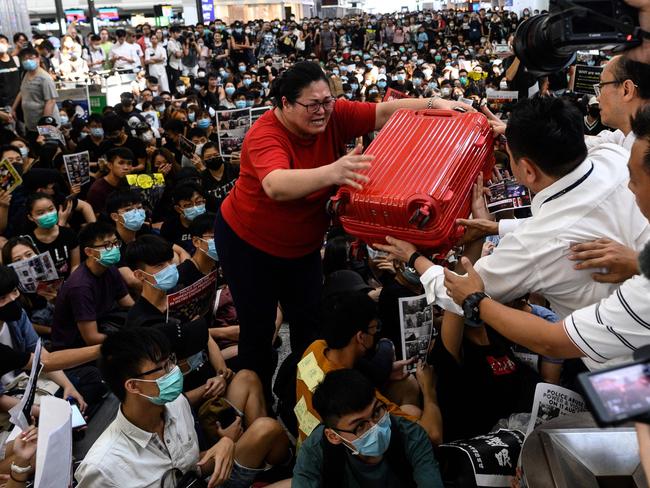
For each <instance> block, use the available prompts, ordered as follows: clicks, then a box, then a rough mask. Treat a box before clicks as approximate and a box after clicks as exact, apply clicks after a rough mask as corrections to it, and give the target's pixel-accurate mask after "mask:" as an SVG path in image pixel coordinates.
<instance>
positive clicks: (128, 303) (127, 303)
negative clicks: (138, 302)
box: [117, 293, 135, 308]
mask: <svg viewBox="0 0 650 488" xmlns="http://www.w3.org/2000/svg"><path fill="white" fill-rule="evenodd" d="M134 303H135V302H134V301H133V298H131V295H129V294H128V293H127V294H126V295H124V296H123V297H122V298H120V299H119V300H118V301H117V304H118V305H119V306H120V307H126V308H130V307H132V306H133V304H134Z"/></svg>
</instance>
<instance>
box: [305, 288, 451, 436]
mask: <svg viewBox="0 0 650 488" xmlns="http://www.w3.org/2000/svg"><path fill="white" fill-rule="evenodd" d="M322 324H323V330H322V334H321V335H322V337H323V339H322V340H317V341H314V342H313V343H312V344H311V345H310V346H309V347H308V348H307V350H306V351H305V353H304V355H303V358H302V360H301V361H300V362H299V363H298V378H297V382H296V399H297V405H296V408H295V409H294V412H295V414H296V418H297V420H298V428H299V432H298V433H299V437H300V439H301V440H304V439H305V438H306V437H307V436H308V435H310V434H311V432H312V431H313V430H314V428H315V427H316V425H318V422H319V421H320V420H321V417H319V413H318V411H317V409H314V404H313V391H314V387H315V386H316V383H317V382H318V381H320V380H321V379H322V378H323V376H324V375H325V374H327V373H329V372H330V371H335V370H337V369H341V368H357V369H359V370H361V369H362V368H363V371H365V372H366V373H367V374H368V376H372V377H377V376H378V371H377V369H378V366H377V365H376V363H377V362H378V361H375V362H374V363H371V362H370V361H369V360H372V359H373V358H375V357H376V356H375V354H376V352H377V344H378V338H379V333H380V331H381V325H380V323H379V321H378V320H377V308H376V305H375V303H374V302H373V300H372V299H371V298H370V297H369V296H368V294H367V293H366V292H365V290H364V291H360V292H349V293H337V294H335V295H332V296H329V297H327V298H325V300H324V303H323V318H322ZM377 356H378V355H377ZM391 359H392V358H389V361H388V364H387V369H388V371H389V372H390V371H391V369H392V367H393V363H392V361H391ZM364 360H367V361H364ZM362 363H363V364H362ZM379 375H380V374H379ZM416 378H417V381H418V384H419V386H420V388H421V390H422V394H423V406H422V410H420V408H419V406H415V405H408V406H403V407H402V408H400V407H399V406H398V405H396V404H395V403H393V402H391V401H389V400H388V399H387V398H385V397H384V396H383V395H382V394H381V393H380V392H379V390H377V391H376V397H377V399H378V400H380V401H381V402H383V403H384V404H385V405H386V406H387V408H388V410H389V411H390V412H391V413H392V414H393V415H396V416H399V417H404V418H406V419H408V420H410V421H416V420H417V423H419V424H420V426H421V427H423V428H424V429H425V431H426V433H427V434H428V435H429V437H430V439H431V440H432V442H434V443H435V444H438V443H440V441H441V440H442V420H441V417H440V410H439V409H438V405H437V401H436V393H435V389H434V387H433V371H432V370H431V368H429V367H426V366H423V365H421V364H420V365H418V368H417V372H416ZM377 386H378V387H379V386H380V385H377ZM381 386H385V385H381ZM407 412H408V413H407ZM418 417H419V418H418Z"/></svg>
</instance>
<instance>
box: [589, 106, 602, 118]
mask: <svg viewBox="0 0 650 488" xmlns="http://www.w3.org/2000/svg"><path fill="white" fill-rule="evenodd" d="M587 111H588V112H589V115H591V116H592V117H593V118H594V119H595V118H597V117H599V116H600V107H599V106H598V105H590V106H589V108H588V109H587Z"/></svg>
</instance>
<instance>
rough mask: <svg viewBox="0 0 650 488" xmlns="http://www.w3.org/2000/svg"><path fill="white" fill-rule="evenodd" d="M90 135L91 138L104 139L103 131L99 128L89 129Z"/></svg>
mask: <svg viewBox="0 0 650 488" xmlns="http://www.w3.org/2000/svg"><path fill="white" fill-rule="evenodd" d="M90 135H91V136H93V137H104V129H102V128H101V127H91V128H90Z"/></svg>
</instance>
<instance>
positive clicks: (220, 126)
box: [217, 108, 251, 158]
mask: <svg viewBox="0 0 650 488" xmlns="http://www.w3.org/2000/svg"><path fill="white" fill-rule="evenodd" d="M250 127H251V109H250V108H242V109H236V110H221V111H218V112H217V136H218V137H219V150H220V151H221V155H222V156H223V157H224V158H231V157H233V153H239V152H240V151H241V146H242V144H243V142H244V136H246V132H248V129H250Z"/></svg>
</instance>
